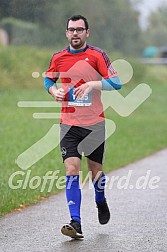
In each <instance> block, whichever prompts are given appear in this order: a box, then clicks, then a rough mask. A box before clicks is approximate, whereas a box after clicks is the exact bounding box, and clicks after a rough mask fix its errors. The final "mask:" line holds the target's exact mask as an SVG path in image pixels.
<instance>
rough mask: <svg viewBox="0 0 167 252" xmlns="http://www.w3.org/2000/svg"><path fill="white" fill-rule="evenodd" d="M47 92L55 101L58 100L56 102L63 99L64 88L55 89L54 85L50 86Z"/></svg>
mask: <svg viewBox="0 0 167 252" xmlns="http://www.w3.org/2000/svg"><path fill="white" fill-rule="evenodd" d="M49 93H51V95H52V96H53V98H54V99H55V101H58V102H62V101H64V98H65V92H64V89H62V88H58V89H57V88H56V87H54V86H52V87H50V88H49Z"/></svg>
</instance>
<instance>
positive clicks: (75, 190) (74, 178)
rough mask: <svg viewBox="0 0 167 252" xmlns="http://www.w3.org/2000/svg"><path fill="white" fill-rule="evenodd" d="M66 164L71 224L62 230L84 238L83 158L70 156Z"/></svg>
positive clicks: (67, 233) (65, 233)
mask: <svg viewBox="0 0 167 252" xmlns="http://www.w3.org/2000/svg"><path fill="white" fill-rule="evenodd" d="M64 165H65V168H66V198H67V202H68V207H69V212H70V216H71V221H70V223H69V224H65V225H63V227H62V229H61V231H62V233H63V234H64V235H67V236H70V237H71V238H83V235H82V230H81V217H80V206H81V190H80V185H79V171H80V168H81V160H80V158H78V157H69V158H67V159H65V161H64Z"/></svg>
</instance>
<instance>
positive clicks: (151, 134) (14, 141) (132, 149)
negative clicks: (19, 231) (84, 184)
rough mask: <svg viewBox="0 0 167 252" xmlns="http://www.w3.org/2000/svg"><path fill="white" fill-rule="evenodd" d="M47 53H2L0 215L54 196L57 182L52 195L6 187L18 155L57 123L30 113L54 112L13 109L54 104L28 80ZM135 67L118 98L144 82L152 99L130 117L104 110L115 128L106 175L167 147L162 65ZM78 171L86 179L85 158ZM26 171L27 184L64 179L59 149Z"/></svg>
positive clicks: (166, 90) (39, 68) (38, 85)
mask: <svg viewBox="0 0 167 252" xmlns="http://www.w3.org/2000/svg"><path fill="white" fill-rule="evenodd" d="M5 51H6V53H5ZM51 54H52V52H47V51H43V50H42V51H41V50H36V49H35V48H34V49H33V48H27V49H26V50H25V49H24V50H23V49H22V48H21V49H20V48H8V49H5V50H0V66H1V84H2V85H1V88H0V108H1V113H0V120H1V128H0V139H1V140H0V215H3V214H5V213H7V212H10V211H12V210H14V209H16V208H19V207H20V206H21V205H29V204H33V203H36V202H38V201H39V200H40V199H41V198H42V197H48V196H49V195H51V194H55V193H57V192H58V189H57V186H56V183H55V184H54V186H53V188H52V191H51V192H48V191H47V190H48V186H49V183H48V184H47V186H46V188H45V190H44V192H41V191H40V190H41V186H39V187H38V188H37V189H34V190H32V189H30V188H29V184H28V186H27V188H26V189H22V187H21V188H20V189H17V190H12V189H10V187H9V185H8V181H9V178H10V176H11V175H12V174H13V173H14V172H17V171H23V170H21V169H20V168H19V167H18V166H17V165H16V163H15V160H16V158H17V156H18V155H19V154H21V153H22V152H23V151H25V150H26V149H27V148H28V147H30V146H31V145H32V144H34V143H35V142H36V141H38V140H39V139H40V138H42V137H43V136H44V135H45V134H46V133H47V132H48V130H49V129H50V128H51V126H52V125H53V124H54V123H56V122H57V123H58V121H56V120H51V119H50V120H37V119H33V117H32V115H33V113H34V112H55V108H18V107H17V102H18V101H29V100H31V101H52V97H51V96H49V95H48V94H47V93H46V92H45V90H44V89H43V79H42V77H40V78H38V79H33V78H32V77H31V73H32V72H33V71H39V72H40V73H42V72H43V71H45V69H46V68H47V66H48V62H49V59H50V56H51ZM1 56H3V57H1ZM10 59H11V61H10ZM24 59H25V60H24ZM17 60H18V61H17ZM20 61H22V63H20ZM8 62H9V65H8V64H7V63H8ZM135 64H136V67H135V71H134V78H133V79H132V81H131V82H130V83H129V84H128V85H125V86H124V88H123V89H122V91H121V93H122V94H123V95H126V94H128V93H129V92H130V91H131V90H132V89H133V88H134V87H135V86H136V85H138V84H139V83H140V82H145V83H147V84H149V85H150V87H151V88H152V95H151V96H150V98H149V99H147V100H146V101H145V102H144V103H143V104H142V105H141V106H140V107H139V108H138V109H137V110H136V111H135V112H134V113H133V114H132V115H130V116H129V117H120V116H119V115H117V114H116V112H114V111H113V110H112V109H108V110H107V111H106V116H107V117H108V118H110V119H112V120H113V121H114V122H115V123H116V125H117V128H116V131H115V133H114V134H113V135H112V136H111V137H110V138H109V139H108V140H107V146H106V155H105V163H104V171H105V172H109V171H111V170H113V169H117V168H119V167H122V166H124V165H126V164H129V163H131V162H134V161H135V160H138V159H141V158H143V157H145V156H147V155H150V154H152V153H154V152H156V151H158V150H160V149H163V148H165V147H166V146H167V141H166V139H167V130H166V129H167V116H166V115H167V99H166V93H167V83H166V79H167V73H166V68H165V67H164V66H158V67H155V66H147V67H146V66H144V67H143V66H140V64H137V63H135ZM16 70H17V71H18V73H17V72H16ZM9 73H10V74H9ZM157 73H158V74H157ZM140 76H141V78H140ZM82 169H83V171H84V175H86V172H87V168H86V160H85V159H83V164H82ZM28 170H30V171H31V175H30V178H29V181H30V180H31V178H33V177H34V176H39V177H40V178H41V179H42V177H43V176H44V175H45V174H46V173H47V172H48V171H55V170H60V173H59V176H61V175H65V170H64V167H63V164H62V161H61V156H60V152H59V148H56V149H54V150H53V151H51V152H50V153H49V154H48V155H46V156H45V157H44V158H42V159H41V160H40V161H38V162H37V163H36V164H34V165H33V166H32V167H30V168H29V169H28ZM23 172H25V174H24V175H17V177H16V178H15V180H14V184H15V185H17V184H18V182H19V180H20V183H22V182H21V181H22V180H23V181H25V176H26V173H27V172H26V171H23ZM34 183H35V182H34Z"/></svg>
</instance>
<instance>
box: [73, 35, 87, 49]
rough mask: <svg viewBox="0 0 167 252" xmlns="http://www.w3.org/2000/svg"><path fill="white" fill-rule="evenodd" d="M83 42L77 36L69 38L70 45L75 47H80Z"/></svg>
mask: <svg viewBox="0 0 167 252" xmlns="http://www.w3.org/2000/svg"><path fill="white" fill-rule="evenodd" d="M75 39H76V41H75ZM83 44H84V43H83V41H82V40H81V39H80V38H77V37H76V38H75V37H74V38H72V39H71V45H72V47H73V48H75V49H79V48H80V47H82V45H83Z"/></svg>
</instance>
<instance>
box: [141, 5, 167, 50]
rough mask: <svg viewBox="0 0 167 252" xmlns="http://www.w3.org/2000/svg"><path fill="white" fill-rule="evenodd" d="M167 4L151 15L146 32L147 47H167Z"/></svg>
mask: <svg viewBox="0 0 167 252" xmlns="http://www.w3.org/2000/svg"><path fill="white" fill-rule="evenodd" d="M166 27H167V4H166V5H164V6H161V7H160V8H159V9H158V10H157V11H154V12H152V13H151V14H150V16H149V19H148V28H147V30H146V32H145V37H146V43H147V45H154V46H164V45H167V29H166Z"/></svg>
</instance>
